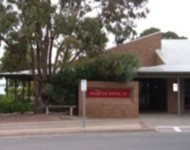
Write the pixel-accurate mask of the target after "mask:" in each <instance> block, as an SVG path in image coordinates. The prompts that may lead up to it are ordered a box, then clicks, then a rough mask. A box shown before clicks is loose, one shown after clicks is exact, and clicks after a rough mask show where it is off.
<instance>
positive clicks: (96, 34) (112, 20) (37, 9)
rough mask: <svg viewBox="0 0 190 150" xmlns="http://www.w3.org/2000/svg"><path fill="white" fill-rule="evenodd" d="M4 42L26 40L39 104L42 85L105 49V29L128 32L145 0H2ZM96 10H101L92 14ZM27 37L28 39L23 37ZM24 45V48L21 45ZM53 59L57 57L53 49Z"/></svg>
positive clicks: (120, 33)
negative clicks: (60, 70)
mask: <svg viewBox="0 0 190 150" xmlns="http://www.w3.org/2000/svg"><path fill="white" fill-rule="evenodd" d="M0 1H1V3H0V42H4V44H6V48H5V49H6V50H8V49H12V46H14V45H15V44H16V45H17V46H18V45H19V46H18V47H22V45H26V47H27V53H28V54H29V56H30V59H29V60H30V61H31V62H30V65H31V71H32V74H33V76H34V78H35V80H36V82H37V83H38V84H37V88H36V89H37V90H36V104H37V106H38V109H39V110H41V108H42V106H43V104H44V101H43V99H42V94H43V93H42V92H43V88H44V87H45V85H46V83H47V82H50V78H51V76H52V75H53V74H55V72H56V70H57V69H58V68H60V69H64V67H65V66H67V65H68V64H70V63H72V62H74V61H75V60H77V59H79V58H80V57H84V56H90V57H93V56H96V55H98V54H99V53H101V51H102V50H104V47H105V44H106V42H107V38H106V33H107V32H111V33H113V34H114V35H115V36H116V37H122V38H127V37H129V36H131V34H133V33H134V30H133V28H134V20H135V19H139V18H143V17H145V16H146V14H147V13H148V9H147V8H146V2H147V0H127V1H126V0H111V1H110V0H100V1H94V0H57V3H56V2H55V0H0ZM92 12H97V14H96V15H95V16H93V17H90V16H91V15H92ZM21 39H24V40H21ZM21 49H22V48H21ZM54 53H55V57H54V58H55V60H54V61H53V60H52V58H53V54H54Z"/></svg>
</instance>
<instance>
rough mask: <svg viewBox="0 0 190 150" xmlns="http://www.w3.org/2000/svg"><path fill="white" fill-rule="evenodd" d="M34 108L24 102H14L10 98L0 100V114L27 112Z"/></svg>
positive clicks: (5, 97) (4, 97)
mask: <svg viewBox="0 0 190 150" xmlns="http://www.w3.org/2000/svg"><path fill="white" fill-rule="evenodd" d="M33 109H34V106H33V105H32V104H31V103H29V102H27V101H25V100H16V99H14V98H13V97H10V96H3V97H2V98H1V99H0V113H13V112H20V113H24V112H29V111H33Z"/></svg>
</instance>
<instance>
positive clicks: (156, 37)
mask: <svg viewBox="0 0 190 150" xmlns="http://www.w3.org/2000/svg"><path fill="white" fill-rule="evenodd" d="M161 38H162V35H161V33H160V32H157V33H154V34H151V35H148V36H145V37H142V38H139V39H136V40H133V41H131V42H128V43H125V44H123V45H120V46H118V47H114V48H111V49H109V50H110V51H114V52H118V53H125V52H130V53H134V54H136V55H137V56H138V58H139V61H140V66H141V67H140V69H139V70H138V75H137V78H136V80H137V81H139V110H140V112H144V111H149V112H152V111H156V112H169V113H178V114H180V113H184V112H188V110H190V59H189V56H190V41H189V40H181V39H178V40H171V39H169V40H162V39H161ZM176 88H177V89H176Z"/></svg>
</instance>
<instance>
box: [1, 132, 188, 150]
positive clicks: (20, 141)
mask: <svg viewBox="0 0 190 150" xmlns="http://www.w3.org/2000/svg"><path fill="white" fill-rule="evenodd" d="M189 149H190V133H159V132H124V133H122V132H120V133H80V134H79V133H78V134H64V135H51V136H50V135H49V136H48V135H44V136H41V135H40V136H30V137H29V136H22V137H1V138H0V150H189Z"/></svg>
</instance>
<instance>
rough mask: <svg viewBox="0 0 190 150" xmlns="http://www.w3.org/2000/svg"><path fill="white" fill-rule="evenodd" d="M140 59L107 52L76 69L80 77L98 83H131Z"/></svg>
mask: <svg viewBox="0 0 190 150" xmlns="http://www.w3.org/2000/svg"><path fill="white" fill-rule="evenodd" d="M137 68H138V59H137V57H135V55H133V54H130V53H125V54H117V53H112V52H107V53H104V54H102V55H101V56H100V57H98V58H97V59H94V60H91V61H89V62H87V63H83V64H82V65H79V67H77V68H76V72H78V74H79V77H80V78H81V79H82V78H86V79H88V80H96V81H120V82H126V81H130V80H132V79H133V78H134V77H135V74H136V69H137Z"/></svg>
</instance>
